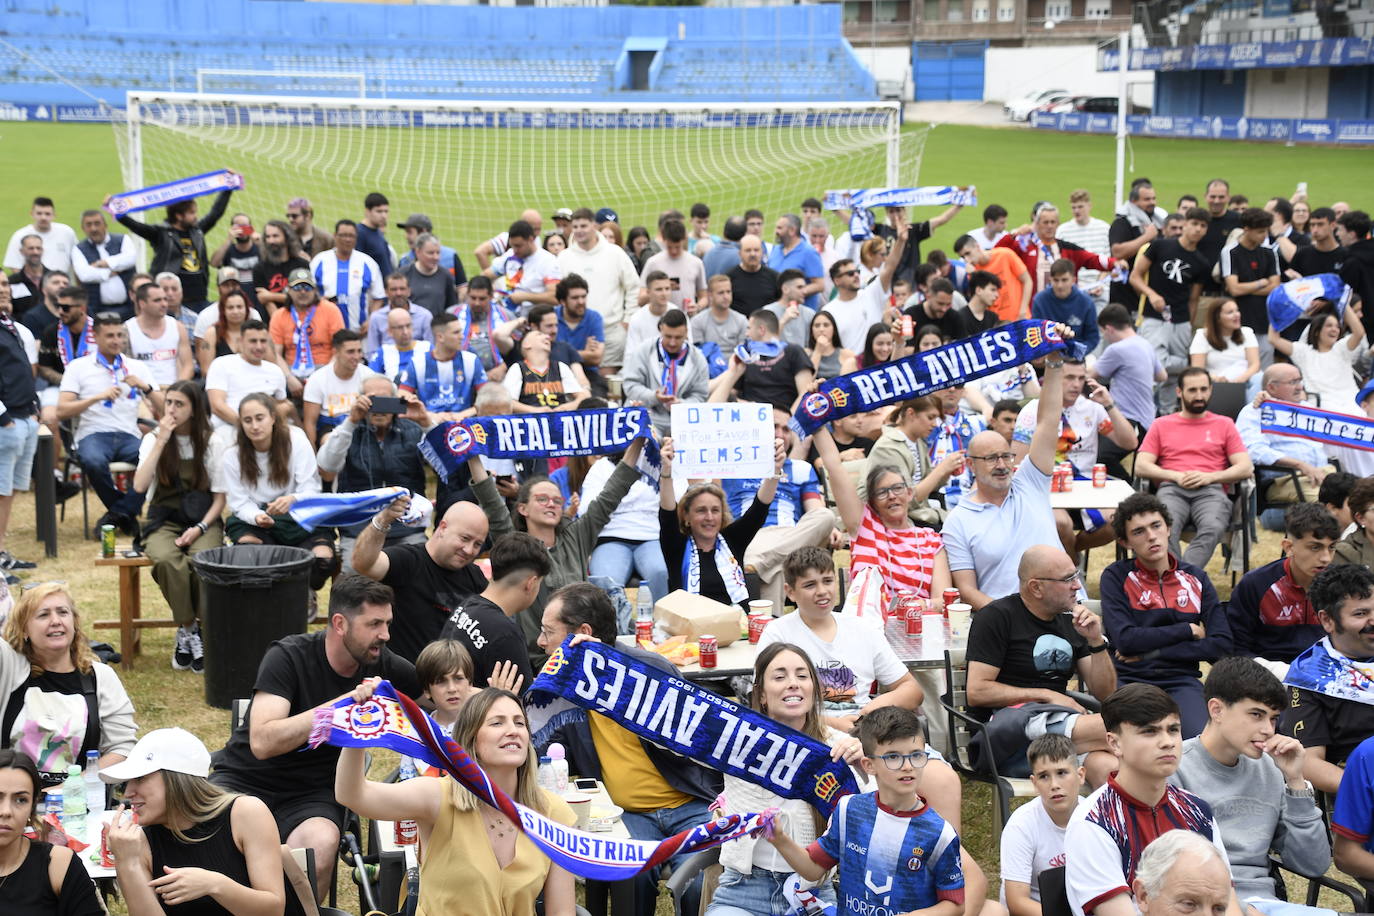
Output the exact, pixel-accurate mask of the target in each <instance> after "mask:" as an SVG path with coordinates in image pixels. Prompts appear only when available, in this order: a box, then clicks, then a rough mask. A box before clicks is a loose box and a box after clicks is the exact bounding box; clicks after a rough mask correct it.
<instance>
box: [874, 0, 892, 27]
mask: <svg viewBox="0 0 1374 916" xmlns="http://www.w3.org/2000/svg"><path fill="white" fill-rule="evenodd" d="M873 21H874V22H896V21H897V0H874V3H873Z"/></svg>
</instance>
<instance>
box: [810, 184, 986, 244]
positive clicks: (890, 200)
mask: <svg viewBox="0 0 1374 916" xmlns="http://www.w3.org/2000/svg"><path fill="white" fill-rule="evenodd" d="M977 203H978V190H977V188H975V187H974V186H973V185H968V186H966V187H965V186H956V185H927V186H926V187H921V188H853V189H850V190H848V191H826V192H825V209H827V210H852V211H853V213H852V215H851V216H850V217H849V237H850V238H852V239H853V240H854V241H856V242H861V241H863V240H864V239H866V238H868V237H869V236H871V235H873V225H874V222H875V220H874V217H873V209H874V208H875V207H941V206H944V207H947V206H950V205H952V204H958V205H960V206H961V207H971V206H974V205H975V204H977Z"/></svg>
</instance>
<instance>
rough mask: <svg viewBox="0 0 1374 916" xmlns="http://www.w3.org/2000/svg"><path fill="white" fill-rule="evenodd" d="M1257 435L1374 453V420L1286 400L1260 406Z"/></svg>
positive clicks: (1268, 402)
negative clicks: (1309, 440) (1307, 440)
mask: <svg viewBox="0 0 1374 916" xmlns="http://www.w3.org/2000/svg"><path fill="white" fill-rule="evenodd" d="M1338 346H1339V345H1338ZM1260 432H1262V433H1266V434H1271V435H1275V436H1291V437H1293V438H1294V439H1311V440H1312V441H1313V442H1321V443H1323V444H1326V445H1340V446H1344V447H1345V448H1357V449H1360V450H1362V451H1366V452H1372V451H1374V420H1370V419H1367V418H1365V417H1355V416H1351V415H1349V414H1343V413H1336V412H1334V411H1330V410H1320V409H1318V408H1316V407H1307V406H1305V405H1303V404H1289V403H1288V402H1287V401H1265V402H1264V403H1262V404H1260Z"/></svg>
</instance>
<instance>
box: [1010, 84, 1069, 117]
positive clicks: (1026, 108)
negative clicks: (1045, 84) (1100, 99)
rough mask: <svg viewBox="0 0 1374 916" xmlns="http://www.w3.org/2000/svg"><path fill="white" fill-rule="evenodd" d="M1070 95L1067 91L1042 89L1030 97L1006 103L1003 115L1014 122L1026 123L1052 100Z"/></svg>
mask: <svg viewBox="0 0 1374 916" xmlns="http://www.w3.org/2000/svg"><path fill="white" fill-rule="evenodd" d="M1068 94H1069V93H1068V90H1066V89H1041V90H1039V91H1038V92H1032V93H1030V94H1029V95H1026V96H1022V97H1021V98H1019V99H1015V100H1013V101H1010V102H1008V103H1006V104H1005V105H1003V106H1002V113H1003V114H1005V115H1006V116H1007V117H1009V118H1011V119H1012V120H1013V121H1025V120H1026V119H1028V118H1029V117H1030V115H1031V112H1032V111H1035V110H1036V109H1037V108H1039V107H1040V106H1041V105H1044V104H1045V103H1046V102H1048V101H1050V99H1053V98H1055V97H1060V98H1062V97H1064V96H1067V95H1068Z"/></svg>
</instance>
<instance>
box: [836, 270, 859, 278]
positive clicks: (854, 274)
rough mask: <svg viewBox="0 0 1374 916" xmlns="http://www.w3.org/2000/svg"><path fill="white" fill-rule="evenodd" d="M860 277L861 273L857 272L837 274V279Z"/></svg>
mask: <svg viewBox="0 0 1374 916" xmlns="http://www.w3.org/2000/svg"><path fill="white" fill-rule="evenodd" d="M858 275H859V272H858V271H857V270H842V271H840V272H839V273H837V274H835V276H837V277H857V276H858Z"/></svg>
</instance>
